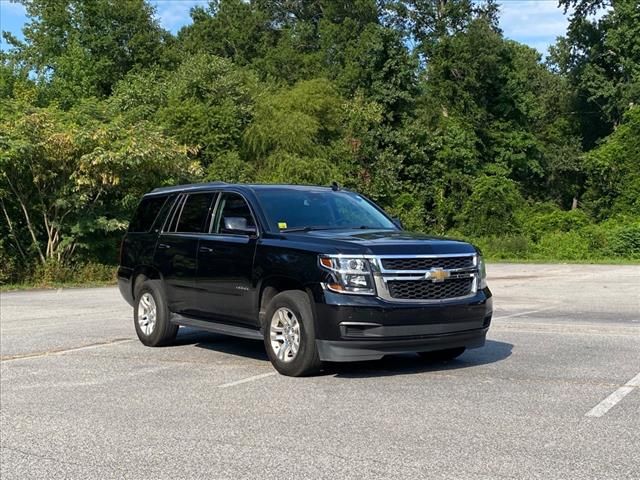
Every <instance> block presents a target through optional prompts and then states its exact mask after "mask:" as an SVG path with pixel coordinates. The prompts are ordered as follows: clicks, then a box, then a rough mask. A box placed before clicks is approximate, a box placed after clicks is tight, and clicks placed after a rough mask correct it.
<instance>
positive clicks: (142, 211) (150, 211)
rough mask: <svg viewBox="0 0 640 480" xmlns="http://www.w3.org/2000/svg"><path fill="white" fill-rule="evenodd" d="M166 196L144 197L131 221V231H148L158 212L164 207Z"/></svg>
mask: <svg viewBox="0 0 640 480" xmlns="http://www.w3.org/2000/svg"><path fill="white" fill-rule="evenodd" d="M166 201H167V197H166V196H162V197H147V198H143V199H142V201H141V202H140V205H138V208H137V209H136V213H134V214H133V218H132V219H131V223H129V231H130V232H148V231H149V230H151V227H152V226H153V224H154V222H155V220H156V217H157V216H158V213H160V210H161V209H162V206H163V205H164V202H166Z"/></svg>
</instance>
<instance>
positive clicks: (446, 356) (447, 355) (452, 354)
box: [418, 347, 466, 362]
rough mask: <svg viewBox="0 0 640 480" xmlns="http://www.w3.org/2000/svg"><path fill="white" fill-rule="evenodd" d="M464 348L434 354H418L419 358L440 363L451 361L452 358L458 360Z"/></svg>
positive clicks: (438, 351)
mask: <svg viewBox="0 0 640 480" xmlns="http://www.w3.org/2000/svg"><path fill="white" fill-rule="evenodd" d="M465 350H466V348H464V347H458V348H448V349H446V350H436V351H435V352H418V355H420V357H422V358H424V359H425V360H429V361H434V362H441V361H444V360H453V359H454V358H458V357H459V356H460V355H462V354H463V353H464V352H465Z"/></svg>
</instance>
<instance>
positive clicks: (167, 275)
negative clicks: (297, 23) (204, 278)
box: [155, 192, 216, 315]
mask: <svg viewBox="0 0 640 480" xmlns="http://www.w3.org/2000/svg"><path fill="white" fill-rule="evenodd" d="M215 198H216V194H215V193H213V192H196V193H190V194H183V195H181V197H180V198H179V199H178V201H177V202H176V204H175V206H174V209H173V214H172V215H171V216H170V220H169V221H168V224H167V225H165V228H164V230H163V231H162V232H161V233H160V235H159V236H158V243H157V245H156V253H155V264H156V265H157V267H158V269H159V270H160V273H161V274H162V276H163V278H164V285H165V292H166V295H167V302H168V304H169V309H170V310H171V311H172V312H177V313H182V314H187V315H188V314H194V313H195V312H196V310H197V308H196V305H195V302H196V301H197V296H196V295H195V292H194V289H195V288H196V283H195V277H196V274H197V252H198V241H199V239H200V236H201V235H202V234H203V233H204V231H205V225H207V224H208V218H209V216H210V214H211V208H212V207H213V202H214V200H215Z"/></svg>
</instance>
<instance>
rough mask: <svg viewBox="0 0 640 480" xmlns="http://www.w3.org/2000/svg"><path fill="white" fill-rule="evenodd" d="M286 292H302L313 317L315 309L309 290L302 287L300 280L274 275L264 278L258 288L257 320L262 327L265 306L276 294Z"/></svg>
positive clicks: (304, 286)
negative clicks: (307, 300)
mask: <svg viewBox="0 0 640 480" xmlns="http://www.w3.org/2000/svg"><path fill="white" fill-rule="evenodd" d="M288 290H299V291H302V292H304V293H305V294H306V295H307V297H308V298H309V304H310V305H311V311H312V312H313V314H314V317H315V308H314V302H313V295H312V294H311V289H310V288H308V287H307V286H306V285H304V284H303V283H302V282H301V281H300V280H297V279H295V278H292V277H287V276H284V275H274V276H271V277H268V278H265V279H264V280H263V281H262V282H261V283H260V286H259V289H258V292H259V293H258V295H257V296H256V297H257V303H258V304H257V308H258V320H259V322H260V325H261V326H262V325H263V322H264V317H265V313H266V310H267V306H268V305H269V303H270V302H271V300H272V299H273V297H275V296H276V295H277V294H279V293H281V292H285V291H288Z"/></svg>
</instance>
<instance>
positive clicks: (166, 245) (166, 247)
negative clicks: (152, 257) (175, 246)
mask: <svg viewBox="0 0 640 480" xmlns="http://www.w3.org/2000/svg"><path fill="white" fill-rule="evenodd" d="M158 248H162V249H163V250H166V249H168V248H171V245H168V244H166V243H159V244H158Z"/></svg>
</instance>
